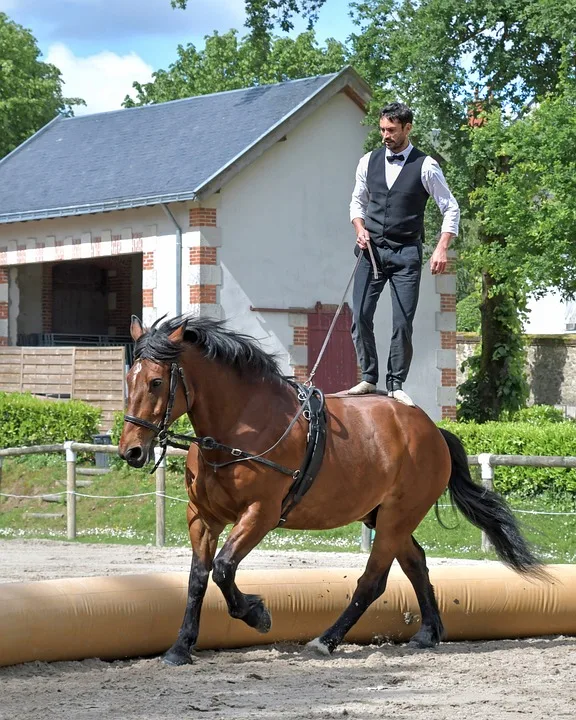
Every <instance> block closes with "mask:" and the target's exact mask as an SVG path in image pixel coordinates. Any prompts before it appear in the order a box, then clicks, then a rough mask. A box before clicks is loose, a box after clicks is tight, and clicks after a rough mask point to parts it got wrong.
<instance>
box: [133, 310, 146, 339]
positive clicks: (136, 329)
mask: <svg viewBox="0 0 576 720" xmlns="http://www.w3.org/2000/svg"><path fill="white" fill-rule="evenodd" d="M130 335H131V336H132V340H134V342H137V341H138V340H140V338H141V337H142V335H144V328H143V327H142V323H141V322H140V318H137V317H136V315H132V320H131V322H130Z"/></svg>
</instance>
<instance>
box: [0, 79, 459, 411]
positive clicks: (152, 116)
mask: <svg viewBox="0 0 576 720" xmlns="http://www.w3.org/2000/svg"><path fill="white" fill-rule="evenodd" d="M369 98H370V92H369V88H368V87H367V86H366V84H365V83H364V82H363V81H362V80H361V78H360V77H359V76H358V75H357V74H356V73H355V72H354V71H353V70H352V69H351V68H347V69H345V70H343V71H342V72H340V73H338V74H333V75H326V76H322V77H315V78H307V79H304V80H298V81H291V82H286V83H281V84H278V85H271V86H265V87H256V88H249V89H246V90H237V91H232V92H225V93H218V94H214V95H207V96H200V97H193V98H189V99H185V100H179V101H174V102H169V103H164V104H161V105H154V106H147V107H141V108H133V109H126V110H119V111H114V112H108V113H101V114H96V115H87V116H81V117H78V118H57V119H55V120H53V121H52V122H51V123H49V124H48V125H47V126H46V127H44V128H43V129H42V130H40V131H39V132H38V133H37V134H36V135H34V136H33V137H32V138H31V139H29V140H28V141H27V142H25V143H23V144H22V145H21V146H20V147H19V148H17V149H16V150H14V152H12V153H11V154H10V155H8V156H7V157H6V158H4V159H3V160H2V161H1V162H0V344H5V345H8V344H10V345H17V344H35V345H50V344H75V343H83V344H90V343H95V344H96V343H101V344H120V343H123V342H128V338H127V335H128V326H129V320H130V315H131V314H132V313H134V314H136V315H140V316H143V319H144V321H145V323H147V324H150V323H151V322H152V321H154V320H155V319H156V318H158V317H160V316H162V315H164V314H168V315H174V314H179V313H182V312H185V313H188V312H191V313H195V314H198V315H211V316H215V317H218V318H223V319H226V320H227V321H228V323H229V324H230V325H231V326H232V327H233V328H235V329H238V330H241V331H242V332H245V333H248V334H250V335H252V336H254V337H255V338H257V339H258V340H260V341H261V343H262V344H263V346H264V347H265V349H267V350H269V351H271V352H275V353H277V354H278V356H279V358H280V359H281V362H282V366H283V369H284V370H285V372H286V373H287V374H292V373H293V374H296V375H297V376H298V377H300V378H305V377H306V376H307V373H308V371H309V370H310V368H311V366H312V365H313V364H314V361H315V359H316V353H317V350H318V349H319V346H320V344H321V340H323V338H324V335H325V332H326V329H327V326H328V323H329V321H330V319H331V317H332V314H331V313H333V311H334V308H335V306H337V305H338V304H339V302H340V300H341V297H342V293H343V291H344V288H345V286H346V283H347V281H348V278H349V276H350V273H351V272H352V269H353V267H354V262H355V258H354V255H353V247H354V239H355V238H354V233H353V231H352V227H351V225H350V223H349V218H348V206H349V201H350V195H351V191H352V187H353V183H354V173H355V169H356V165H357V162H358V159H359V157H360V156H361V155H362V154H363V144H364V141H365V138H366V134H367V128H366V126H365V125H363V120H364V117H365V105H366V103H367V102H368V100H369ZM376 323H377V338H378V343H379V353H380V356H381V362H382V363H383V364H385V362H386V358H387V355H388V341H389V336H390V305H389V299H388V291H387V290H385V292H384V294H383V297H382V300H381V302H380V305H379V309H378V313H377V318H376ZM414 346H415V353H414V361H413V365H412V370H411V372H410V376H409V380H408V382H407V383H406V385H405V387H406V389H407V391H408V392H409V393H410V394H411V395H412V396H413V397H414V398H415V399H416V401H417V402H418V403H419V404H420V405H421V406H422V407H424V409H425V410H426V411H427V412H428V413H429V414H430V415H431V416H432V417H433V418H434V419H440V418H441V417H452V416H453V415H454V413H455V401H456V389H455V384H456V370H455V368H456V356H455V346H456V335H455V277H454V275H452V274H447V275H444V276H438V277H432V276H431V274H430V272H429V269H428V267H426V268H425V271H424V273H423V279H422V288H421V299H420V305H419V309H418V313H417V316H416V321H415V332H414ZM356 376H357V368H356V363H355V356H354V351H353V346H352V343H351V340H350V337H349V315H347V314H346V313H345V315H344V319H343V320H342V322H341V323H340V324H339V326H338V328H337V330H336V332H335V335H334V338H333V340H332V341H331V343H330V345H329V348H328V351H327V355H326V358H325V360H324V361H323V364H322V365H321V367H320V369H319V371H318V374H317V376H316V381H317V384H318V385H319V386H320V387H323V388H325V389H326V390H328V391H332V390H337V389H343V388H344V387H346V386H347V385H349V384H353V383H354V382H355V381H356Z"/></svg>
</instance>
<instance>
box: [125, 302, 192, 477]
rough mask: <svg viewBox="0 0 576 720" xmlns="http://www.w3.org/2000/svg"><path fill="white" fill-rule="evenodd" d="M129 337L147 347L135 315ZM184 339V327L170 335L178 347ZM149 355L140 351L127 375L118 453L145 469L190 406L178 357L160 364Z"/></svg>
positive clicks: (127, 460)
mask: <svg viewBox="0 0 576 720" xmlns="http://www.w3.org/2000/svg"><path fill="white" fill-rule="evenodd" d="M130 334H131V335H132V339H133V340H134V342H135V343H137V348H138V344H139V345H140V346H145V345H146V343H145V340H146V334H147V331H146V330H145V329H144V328H143V327H142V323H141V322H140V320H139V319H138V318H137V317H135V316H133V317H132V323H131V325H130ZM183 336H184V326H183V325H181V326H180V327H178V328H176V330H174V331H173V332H172V333H171V334H170V335H168V336H167V340H168V341H169V342H170V343H171V344H172V345H175V346H178V345H180V344H181V343H182V339H183ZM139 341H141V342H140V343H139ZM146 355H147V354H146V352H143V353H141V354H139V353H138V351H137V353H136V360H135V362H134V364H133V365H132V367H131V368H130V371H129V372H128V374H127V376H126V383H127V387H128V397H127V400H126V414H125V416H124V427H123V428H122V435H121V436H120V442H119V444H118V451H119V454H120V457H121V458H122V459H124V460H126V462H127V463H128V464H129V465H131V466H132V467H142V466H143V465H144V464H145V463H146V461H147V459H148V457H149V455H150V449H151V447H152V443H153V442H154V440H155V439H156V438H157V437H158V436H159V435H160V434H161V433H162V431H163V430H166V429H167V428H168V426H169V425H170V424H171V423H172V422H174V420H176V419H177V418H179V417H180V416H181V415H183V414H184V413H185V412H187V410H189V408H190V406H191V398H190V396H189V390H188V387H187V385H186V381H185V379H184V375H183V372H182V369H181V366H180V364H179V362H178V358H177V357H176V358H175V359H171V360H166V361H160V360H158V359H156V358H154V359H152V358H150V357H147V356H146Z"/></svg>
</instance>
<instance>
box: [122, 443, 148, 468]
mask: <svg viewBox="0 0 576 720" xmlns="http://www.w3.org/2000/svg"><path fill="white" fill-rule="evenodd" d="M124 457H125V459H126V462H128V463H129V464H130V465H132V464H138V463H141V462H142V458H143V457H144V451H143V449H142V448H141V447H140V446H136V447H131V448H130V449H129V450H127V451H126V454H125V456H124Z"/></svg>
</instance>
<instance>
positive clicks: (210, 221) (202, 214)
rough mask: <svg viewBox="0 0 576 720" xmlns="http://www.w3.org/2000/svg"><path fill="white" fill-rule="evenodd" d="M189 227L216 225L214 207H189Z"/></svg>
mask: <svg viewBox="0 0 576 720" xmlns="http://www.w3.org/2000/svg"><path fill="white" fill-rule="evenodd" d="M189 223H190V227H216V208H202V207H195V208H190V213H189Z"/></svg>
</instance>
